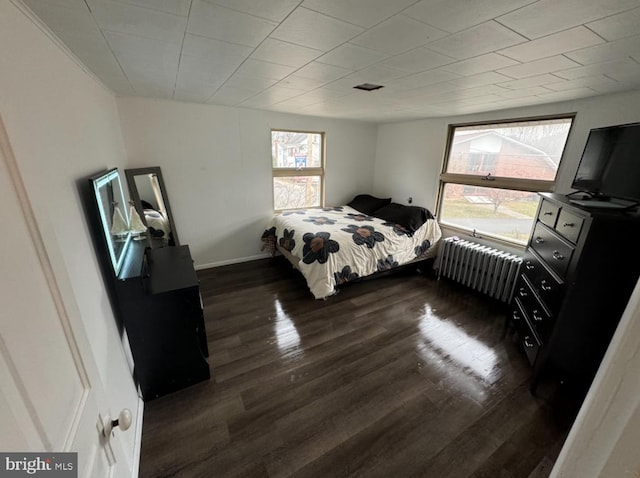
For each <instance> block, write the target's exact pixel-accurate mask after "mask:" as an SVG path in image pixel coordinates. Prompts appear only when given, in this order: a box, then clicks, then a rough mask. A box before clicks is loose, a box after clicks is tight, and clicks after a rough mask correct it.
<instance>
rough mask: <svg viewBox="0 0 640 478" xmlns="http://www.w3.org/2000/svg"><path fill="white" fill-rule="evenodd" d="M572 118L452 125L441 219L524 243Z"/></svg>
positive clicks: (443, 176) (555, 168)
mask: <svg viewBox="0 0 640 478" xmlns="http://www.w3.org/2000/svg"><path fill="white" fill-rule="evenodd" d="M573 118H574V116H573V115H565V116H560V117H553V118H535V119H529V120H518V121H505V122H499V123H491V124H487V123H484V124H467V125H451V126H450V127H449V140H448V146H447V155H446V158H445V164H444V168H443V173H442V174H441V175H440V193H439V200H438V218H439V221H440V223H441V224H443V225H445V226H449V227H450V228H453V229H459V230H461V231H464V232H471V233H473V232H475V233H476V234H479V235H482V236H488V237H492V238H495V239H498V240H504V241H507V242H512V243H516V244H526V243H527V241H528V239H529V234H530V233H531V229H532V225H533V222H534V218H535V214H536V210H537V208H538V201H539V196H538V194H536V193H537V192H544V191H552V190H553V187H554V185H555V180H556V175H557V172H558V166H559V164H560V159H561V158H562V153H563V151H564V147H565V144H566V142H567V138H568V136H569V130H570V128H571V123H572V121H573Z"/></svg>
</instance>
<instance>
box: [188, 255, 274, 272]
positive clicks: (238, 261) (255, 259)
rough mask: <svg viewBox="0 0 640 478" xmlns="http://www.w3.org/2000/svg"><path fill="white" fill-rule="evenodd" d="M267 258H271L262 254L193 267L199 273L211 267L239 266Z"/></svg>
mask: <svg viewBox="0 0 640 478" xmlns="http://www.w3.org/2000/svg"><path fill="white" fill-rule="evenodd" d="M268 257H271V254H268V253H266V252H264V253H262V254H257V255H255V256H247V257H239V258H237V259H229V260H227V261H220V262H209V263H207V264H197V265H196V266H195V269H196V270H197V271H199V270H202V269H211V268H212V267H220V266H228V265H231V264H240V263H241V262H250V261H257V260H258V259H266V258H268Z"/></svg>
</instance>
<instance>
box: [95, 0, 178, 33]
mask: <svg viewBox="0 0 640 478" xmlns="http://www.w3.org/2000/svg"><path fill="white" fill-rule="evenodd" d="M87 3H88V5H89V7H91V11H92V13H93V16H94V17H95V19H96V21H97V22H98V25H100V28H101V29H102V30H103V31H105V32H116V33H127V34H129V35H137V36H141V37H146V38H153V39H155V40H160V41H163V42H167V43H182V40H183V38H184V31H185V27H186V24H187V19H186V17H181V16H178V15H170V14H168V13H164V12H159V11H157V10H150V9H148V8H141V7H137V6H134V5H127V4H124V3H118V2H113V1H105V0H87Z"/></svg>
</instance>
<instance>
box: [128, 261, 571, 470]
mask: <svg viewBox="0 0 640 478" xmlns="http://www.w3.org/2000/svg"><path fill="white" fill-rule="evenodd" d="M199 276H200V278H201V288H202V295H203V300H204V306H205V317H206V326H207V336H208V339H209V347H210V351H211V356H210V358H209V364H210V367H211V372H212V380H211V381H209V382H207V383H202V384H198V385H195V386H193V387H191V388H189V389H187V390H183V391H180V392H177V393H174V394H172V395H169V396H166V397H163V398H159V399H157V400H154V401H151V402H148V403H147V404H146V405H145V415H144V428H143V430H144V431H143V438H142V458H141V466H140V476H141V477H169V476H180V477H240V476H244V477H272V478H276V477H288V476H295V477H322V478H331V477H342V476H359V477H367V478H372V477H385V478H388V477H436V478H445V477H456V478H459V477H491V478H497V477H518V478H521V477H531V478H533V477H536V478H537V477H546V476H548V474H549V472H550V470H551V467H552V466H553V462H554V460H555V458H556V457H557V455H558V453H559V451H560V448H561V446H562V443H563V441H564V438H565V436H566V431H567V425H566V423H564V425H563V424H562V423H563V422H565V421H563V420H561V418H562V416H561V415H562V414H561V413H560V414H559V413H558V409H557V408H556V407H554V406H552V405H551V402H550V401H549V399H543V398H540V397H533V396H532V395H531V394H530V393H529V391H528V376H529V372H530V369H529V366H528V364H527V361H526V359H525V357H524V355H523V354H522V353H521V351H520V350H519V349H518V347H517V346H516V344H515V342H514V340H513V339H512V338H511V337H510V334H509V335H507V337H506V338H505V337H504V335H503V320H504V319H503V318H504V310H503V308H502V306H501V305H499V304H497V303H494V302H492V301H490V300H489V299H486V298H484V297H483V296H478V295H476V294H475V293H472V292H469V291H467V290H466V289H464V288H461V287H460V286H458V285H457V284H452V283H449V282H447V281H444V280H442V281H437V280H435V279H434V278H433V277H431V276H430V275H425V274H418V273H416V272H414V271H409V272H406V273H401V274H397V275H393V276H389V277H383V278H379V279H375V280H369V281H364V282H361V283H357V284H350V285H349V286H347V287H345V288H343V290H341V292H340V293H339V294H338V295H337V296H335V297H332V298H330V299H328V300H326V301H316V300H314V299H313V298H312V296H311V294H310V293H309V291H308V290H307V288H306V286H305V284H304V281H303V279H302V277H301V276H300V275H299V274H298V273H297V272H296V271H293V270H292V269H291V267H290V266H289V264H288V263H286V262H285V261H284V260H283V259H281V258H280V259H275V260H272V259H265V260H260V261H255V262H250V263H244V264H237V265H233V266H226V267H220V268H216V269H210V270H207V271H201V272H200V273H199Z"/></svg>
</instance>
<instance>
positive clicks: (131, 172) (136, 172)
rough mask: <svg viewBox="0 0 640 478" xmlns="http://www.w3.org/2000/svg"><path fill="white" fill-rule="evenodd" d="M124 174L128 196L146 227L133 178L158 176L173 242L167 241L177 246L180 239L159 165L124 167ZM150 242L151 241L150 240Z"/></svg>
mask: <svg viewBox="0 0 640 478" xmlns="http://www.w3.org/2000/svg"><path fill="white" fill-rule="evenodd" d="M124 173H125V176H126V177H127V185H128V187H129V196H131V200H132V201H133V203H134V205H135V208H136V211H137V212H138V215H139V216H140V219H142V222H144V224H145V226H147V227H148V224H147V221H146V219H145V217H144V208H143V207H142V201H141V200H140V194H139V193H138V187H137V186H136V181H135V178H136V176H142V175H148V174H155V175H156V177H157V178H158V184H159V185H160V192H161V194H162V200H163V201H164V208H165V211H166V212H167V220H168V221H169V224H170V227H171V236H172V238H173V244H171V243H169V245H170V246H179V245H180V241H179V240H178V232H177V230H176V223H175V221H174V220H173V214H172V212H171V203H170V201H169V196H168V194H167V188H166V187H165V185H164V180H163V179H162V171H161V169H160V166H152V167H148V168H134V169H125V170H124ZM150 242H153V241H151V240H150Z"/></svg>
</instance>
